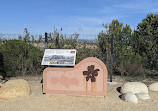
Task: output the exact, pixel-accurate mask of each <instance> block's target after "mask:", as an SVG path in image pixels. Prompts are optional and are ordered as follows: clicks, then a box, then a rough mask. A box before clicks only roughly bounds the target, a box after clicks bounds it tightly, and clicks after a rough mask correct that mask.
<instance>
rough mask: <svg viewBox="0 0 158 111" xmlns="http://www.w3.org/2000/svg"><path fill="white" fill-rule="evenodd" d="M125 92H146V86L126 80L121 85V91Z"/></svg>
mask: <svg viewBox="0 0 158 111" xmlns="http://www.w3.org/2000/svg"><path fill="white" fill-rule="evenodd" d="M127 92H132V93H134V94H136V93H148V87H147V86H146V85H145V84H144V83H141V82H128V83H125V84H124V85H123V86H122V87H121V93H122V94H124V93H127Z"/></svg>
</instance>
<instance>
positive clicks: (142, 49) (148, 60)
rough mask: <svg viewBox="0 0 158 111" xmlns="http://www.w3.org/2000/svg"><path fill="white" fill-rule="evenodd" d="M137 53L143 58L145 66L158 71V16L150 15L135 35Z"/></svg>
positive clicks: (134, 43)
mask: <svg viewBox="0 0 158 111" xmlns="http://www.w3.org/2000/svg"><path fill="white" fill-rule="evenodd" d="M132 46H133V47H134V49H135V52H137V53H139V54H140V55H141V56H142V57H143V66H144V67H146V68H148V69H153V70H158V15H157V14H155V15H154V14H148V15H147V17H146V18H145V19H143V20H142V22H141V23H139V24H138V26H137V30H135V31H134V34H133V44H132Z"/></svg>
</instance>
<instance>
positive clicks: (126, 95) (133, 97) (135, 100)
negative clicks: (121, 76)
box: [122, 92, 138, 103]
mask: <svg viewBox="0 0 158 111" xmlns="http://www.w3.org/2000/svg"><path fill="white" fill-rule="evenodd" d="M122 99H123V100H125V101H126V102H131V103H138V98H137V97H136V95H135V94H134V93H132V92H127V93H124V94H123V95H122Z"/></svg>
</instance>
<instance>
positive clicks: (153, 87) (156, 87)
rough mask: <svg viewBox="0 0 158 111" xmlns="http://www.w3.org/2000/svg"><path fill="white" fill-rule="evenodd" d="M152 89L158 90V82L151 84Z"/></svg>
mask: <svg viewBox="0 0 158 111" xmlns="http://www.w3.org/2000/svg"><path fill="white" fill-rule="evenodd" d="M149 90H150V91H158V82H156V83H153V84H151V85H150V86H149Z"/></svg>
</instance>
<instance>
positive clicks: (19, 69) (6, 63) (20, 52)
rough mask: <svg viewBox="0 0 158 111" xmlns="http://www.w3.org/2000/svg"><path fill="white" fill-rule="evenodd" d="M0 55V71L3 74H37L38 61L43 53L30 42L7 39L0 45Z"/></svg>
mask: <svg viewBox="0 0 158 111" xmlns="http://www.w3.org/2000/svg"><path fill="white" fill-rule="evenodd" d="M0 55H1V59H0V65H1V66H0V67H1V69H0V72H1V75H3V76H4V75H5V76H7V77H11V76H19V75H23V76H24V75H25V74H38V73H39V72H40V70H41V64H40V63H41V60H42V56H43V53H42V52H41V51H40V50H39V49H37V48H36V47H34V46H32V45H31V44H28V43H25V42H23V41H20V40H9V41H7V42H6V43H5V44H3V45H2V46H1V47H0ZM2 73H3V74H2ZM4 73H5V74H4Z"/></svg>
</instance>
